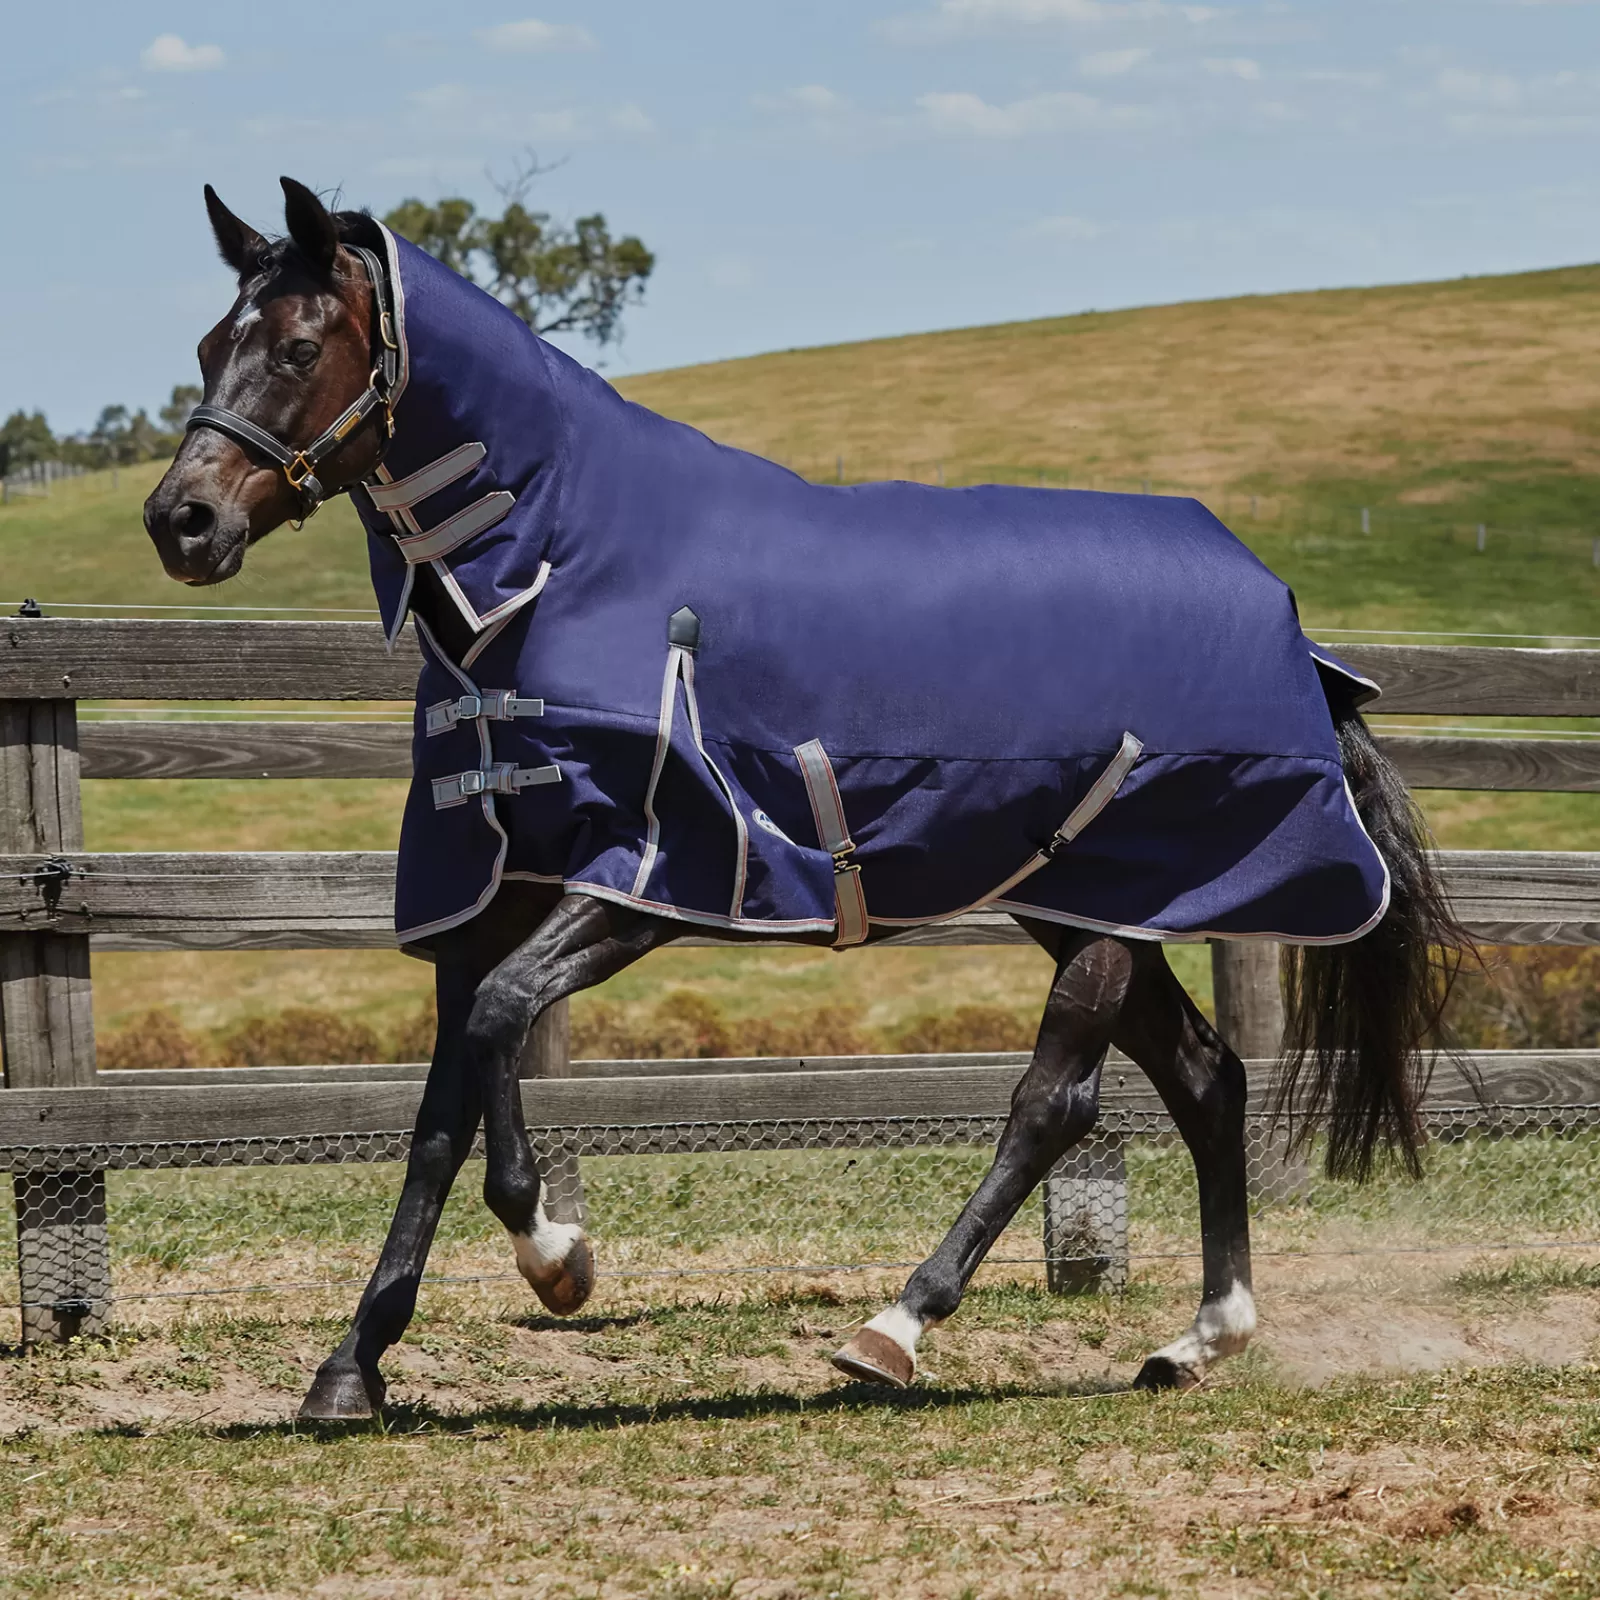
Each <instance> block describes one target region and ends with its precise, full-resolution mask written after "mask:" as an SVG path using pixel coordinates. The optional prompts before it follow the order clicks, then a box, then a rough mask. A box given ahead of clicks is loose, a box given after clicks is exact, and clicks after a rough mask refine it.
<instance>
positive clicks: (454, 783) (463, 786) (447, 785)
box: [433, 761, 561, 811]
mask: <svg viewBox="0 0 1600 1600" xmlns="http://www.w3.org/2000/svg"><path fill="white" fill-rule="evenodd" d="M560 782H561V768H560V767H519V766H517V765H516V763H515V762H512V761H496V762H494V763H493V764H491V765H490V766H487V767H481V768H478V769H477V770H475V771H472V772H457V773H455V774H453V775H452V776H451V777H448V778H435V779H434V780H433V808H434V810H435V811H443V810H445V809H446V808H447V807H449V806H460V805H465V804H466V803H467V801H468V800H470V799H472V798H473V796H474V795H480V794H515V793H516V792H517V791H518V790H519V789H529V788H533V787H535V786H537V785H539V784H544V783H560Z"/></svg>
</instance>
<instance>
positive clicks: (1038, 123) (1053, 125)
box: [917, 91, 1145, 139]
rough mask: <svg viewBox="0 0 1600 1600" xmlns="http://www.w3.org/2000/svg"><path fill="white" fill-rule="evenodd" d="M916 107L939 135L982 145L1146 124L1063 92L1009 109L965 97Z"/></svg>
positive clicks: (1131, 113) (1123, 109) (1132, 113)
mask: <svg viewBox="0 0 1600 1600" xmlns="http://www.w3.org/2000/svg"><path fill="white" fill-rule="evenodd" d="M917 107H918V109H919V110H920V111H921V112H922V113H923V115H924V117H926V119H927V121H928V123H929V124H930V125H931V126H932V127H933V128H934V129H936V130H937V131H939V132H941V133H966V134H974V135H976V136H977V137H979V138H982V139H1021V138H1024V137H1026V136H1027V135H1029V134H1038V133H1058V132H1061V131H1063V130H1065V129H1068V128H1101V127H1111V126H1116V125H1126V124H1129V123H1134V122H1142V121H1144V120H1145V113H1144V112H1143V111H1141V110H1139V109H1138V108H1137V107H1131V106H1107V105H1105V104H1104V103H1103V102H1101V101H1099V100H1097V99H1096V98H1095V97H1094V96H1093V95H1088V94H1074V93H1072V92H1071V91H1065V92H1062V93H1057V94H1036V95H1032V96H1030V97H1029V98H1027V99H1026V100H1013V101H1011V102H1010V104H1008V105H1003V106H996V105H990V104H989V102H988V101H987V100H984V99H982V98H981V97H980V96H978V95H975V94H970V93H967V92H966V91H958V92H955V93H949V94H925V95H920V96H918V98H917Z"/></svg>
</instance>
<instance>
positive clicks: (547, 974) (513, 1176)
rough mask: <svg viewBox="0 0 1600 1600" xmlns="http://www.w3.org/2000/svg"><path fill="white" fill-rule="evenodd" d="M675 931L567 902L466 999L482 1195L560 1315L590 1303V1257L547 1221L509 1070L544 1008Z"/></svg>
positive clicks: (517, 1085) (566, 1225)
mask: <svg viewBox="0 0 1600 1600" xmlns="http://www.w3.org/2000/svg"><path fill="white" fill-rule="evenodd" d="M680 931H681V929H680V928H679V926H678V925H677V924H673V923H669V922H665V921H663V920H661V919H660V918H656V917H646V916H641V915H639V914H638V913H636V912H632V911H628V910H626V909H622V908H618V907H616V906H612V905H607V904H606V903H605V902H603V901H600V900H594V899H590V898H589V897H588V896H585V895H569V896H567V897H566V898H565V899H564V900H562V901H561V902H560V903H559V904H558V905H557V906H556V908H555V910H554V911H552V912H551V913H550V915H549V916H548V917H546V918H545V920H544V921H543V922H542V923H541V924H540V925H539V927H538V929H537V930H536V931H535V932H534V934H533V935H532V936H531V937H530V938H528V939H527V940H526V941H524V943H523V944H521V945H520V946H518V948H517V949H516V950H514V951H513V952H512V953H511V954H510V955H509V956H507V957H506V958H505V959H504V960H503V961H502V962H500V964H499V965H498V966H497V967H495V969H494V970H493V971H492V972H491V973H490V974H489V975H488V977H486V978H485V979H484V980H483V982H482V984H480V985H479V988H478V993H477V997H476V999H475V1000H474V1002H473V1006H472V1014H471V1016H470V1018H469V1019H468V1022H467V1053H468V1056H469V1059H470V1061H471V1063H472V1071H473V1072H474V1074H475V1076H476V1079H477V1081H478V1083H479V1084H480V1085H481V1087H482V1092H483V1125H484V1154H485V1156H486V1158H487V1171H486V1173H485V1175H484V1180H483V1198H484V1200H485V1202H486V1203H487V1204H488V1206H489V1209H490V1210H491V1211H493V1212H494V1214H495V1216H497V1217H498V1218H499V1219H500V1221H501V1222H502V1223H503V1224H504V1225H505V1228H506V1231H507V1232H508V1233H509V1234H510V1235H511V1245H512V1249H513V1251H514V1252H515V1254H516V1259H517V1269H518V1270H519V1271H520V1272H521V1273H522V1276H523V1277H524V1278H526V1279H527V1281H528V1283H529V1284H530V1285H531V1286H532V1288H533V1291H534V1293H535V1294H536V1295H538V1297H539V1299H540V1300H541V1301H542V1302H543V1304H544V1305H545V1307H546V1309H547V1310H550V1311H554V1312H556V1313H557V1314H559V1315H563V1316H564V1315H568V1314H570V1313H571V1312H574V1311H576V1310H577V1309H578V1308H579V1307H580V1306H581V1305H582V1304H583V1303H584V1301H585V1300H587V1299H588V1298H589V1293H590V1290H591V1289H592V1288H593V1286H594V1255H593V1252H592V1251H591V1249H590V1246H589V1241H588V1239H587V1238H586V1237H585V1235H584V1231H583V1228H582V1226H581V1225H580V1224H578V1223H576V1222H554V1221H552V1220H551V1219H550V1218H549V1217H548V1216H547V1215H546V1214H545V1209H544V1202H543V1198H542V1196H541V1192H540V1189H541V1185H540V1182H539V1170H538V1166H537V1164H536V1162H535V1159H534V1154H533V1146H532V1145H531V1144H530V1143H529V1140H528V1130H527V1126H526V1124H525V1123H524V1121H523V1116H522V1085H521V1080H520V1078H519V1076H518V1071H517V1069H518V1064H519V1062H520V1061H521V1058H522V1051H523V1047H524V1045H525V1044H526V1042H527V1037H528V1030H529V1029H530V1028H531V1027H532V1026H533V1024H534V1022H535V1020H536V1019H537V1018H538V1016H539V1014H540V1013H541V1012H542V1011H544V1010H545V1009H546V1007H548V1006H550V1005H553V1004H554V1003H555V1002H556V1001H557V1000H561V999H564V998H565V997H566V996H568V995H570V994H575V993H577V992H578V991H579V990H580V989H587V988H589V987H590V986H591V985H593V984H596V983H599V982H601V981H602V980H603V979H605V978H609V977H611V976H612V974H613V973H617V972H620V971H622V969H623V968H624V967H627V966H630V965H631V964H632V963H633V962H635V961H637V960H638V959H639V957H640V956H642V955H644V954H646V953H647V952H648V951H650V950H653V949H656V948H657V947H658V946H660V945H662V944H665V943H667V942H668V941H669V940H671V939H673V938H674V937H676V935H677V934H678V933H679V932H680Z"/></svg>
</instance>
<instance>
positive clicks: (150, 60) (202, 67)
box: [139, 33, 227, 72]
mask: <svg viewBox="0 0 1600 1600" xmlns="http://www.w3.org/2000/svg"><path fill="white" fill-rule="evenodd" d="M139 59H140V61H142V62H143V63H144V65H145V67H146V68H147V69H148V70H149V71H151V72H214V71H216V69H217V68H218V67H220V66H221V65H222V63H223V62H224V61H225V60H227V57H226V56H224V55H223V53H222V46H221V45H220V44H185V43H184V41H183V40H182V39H180V38H179V37H178V35H177V34H175V33H163V34H160V35H158V36H157V37H156V38H154V39H152V40H151V41H150V43H149V44H147V45H146V46H145V47H144V49H143V50H141V51H140V52H139Z"/></svg>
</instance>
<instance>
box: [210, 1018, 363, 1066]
mask: <svg viewBox="0 0 1600 1600" xmlns="http://www.w3.org/2000/svg"><path fill="white" fill-rule="evenodd" d="M214 1037H215V1039H216V1043H217V1060H218V1064H219V1065H220V1066H224V1067H310V1066H331V1065H334V1064H336V1063H342V1062H357V1061H381V1060H383V1047H382V1045H381V1044H380V1043H379V1041H378V1035H377V1034H376V1033H375V1032H374V1031H373V1030H372V1029H371V1028H369V1027H368V1026H367V1025H366V1024H365V1023H362V1022H350V1021H347V1020H346V1019H345V1018H344V1017H341V1016H340V1015H339V1014H338V1013H337V1012H334V1011H325V1010H322V1009H321V1008H320V1007H316V1006H290V1007H288V1008H287V1009H285V1010H283V1011H278V1012H273V1013H269V1014H267V1015H265V1016H258V1017H247V1018H246V1019H245V1020H244V1021H243V1022H240V1023H236V1024H235V1025H234V1026H233V1027H231V1028H226V1029H222V1030H219V1031H218V1032H217V1034H216V1035H215V1036H214Z"/></svg>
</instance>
